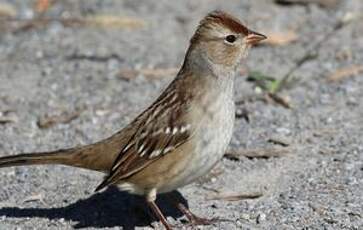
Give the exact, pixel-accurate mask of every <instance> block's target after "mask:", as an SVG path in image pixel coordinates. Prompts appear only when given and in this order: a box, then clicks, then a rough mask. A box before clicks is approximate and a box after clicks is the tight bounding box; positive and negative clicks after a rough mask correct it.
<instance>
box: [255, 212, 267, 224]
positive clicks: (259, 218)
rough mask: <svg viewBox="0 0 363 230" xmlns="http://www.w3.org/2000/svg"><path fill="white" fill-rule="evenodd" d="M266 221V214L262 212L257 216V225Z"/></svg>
mask: <svg viewBox="0 0 363 230" xmlns="http://www.w3.org/2000/svg"><path fill="white" fill-rule="evenodd" d="M265 220H266V214H265V213H263V212H261V213H259V214H258V215H257V218H256V223H257V224H260V223H262V222H264V221H265Z"/></svg>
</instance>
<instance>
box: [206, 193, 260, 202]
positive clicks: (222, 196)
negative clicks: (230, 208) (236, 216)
mask: <svg viewBox="0 0 363 230" xmlns="http://www.w3.org/2000/svg"><path fill="white" fill-rule="evenodd" d="M261 196H263V193H262V192H251V193H244V192H219V193H218V194H217V195H213V196H210V197H208V198H206V199H207V200H226V201H238V200H245V199H257V198H260V197H261Z"/></svg>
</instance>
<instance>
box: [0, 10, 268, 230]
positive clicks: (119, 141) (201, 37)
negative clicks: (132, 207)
mask: <svg viewBox="0 0 363 230" xmlns="http://www.w3.org/2000/svg"><path fill="white" fill-rule="evenodd" d="M266 38H267V37H266V36H265V35H263V34H260V33H257V32H255V31H253V30H250V29H248V28H247V27H246V26H245V25H243V23H242V22H241V21H240V20H239V19H238V18H236V17H234V16H232V15H231V14H229V13H227V12H224V11H220V10H215V11H212V12H210V13H208V14H207V15H206V16H205V17H204V18H202V20H201V21H200V22H199V25H198V26H197V29H196V31H195V33H194V35H193V36H192V37H191V39H190V45H189V48H188V49H187V52H186V54H185V58H184V62H183V63H182V65H181V68H180V70H179V72H178V73H177V74H176V77H175V78H174V80H172V81H171V83H169V85H168V86H167V87H166V88H165V90H164V91H163V92H162V93H161V94H160V96H159V97H157V99H156V100H155V102H154V103H152V104H151V105H150V106H149V107H147V108H146V109H145V110H144V111H143V112H141V113H140V114H139V115H138V116H137V117H136V118H135V119H134V120H133V121H132V122H130V123H129V124H128V125H126V126H125V127H124V128H122V129H121V130H120V131H118V132H116V133H114V134H113V135H111V136H110V137H108V138H106V139H104V140H101V141H98V142H96V143H93V144H89V145H84V146H76V147H73V148H68V149H59V150H56V151H49V152H38V153H23V154H18V155H10V156H5V157H1V158H0V168H2V167H10V166H23V165H41V164H61V165H67V166H73V167H79V168H85V169H89V170H95V171H99V172H103V173H105V174H106V176H105V178H104V180H103V181H102V182H101V183H100V184H99V185H98V186H97V188H96V190H95V191H100V190H102V189H104V188H105V187H107V186H110V185H116V186H118V188H119V189H120V190H123V191H127V192H129V193H131V194H137V195H141V196H144V197H145V200H146V203H147V204H148V205H149V207H150V208H151V210H152V211H153V213H154V215H156V217H157V218H158V219H159V220H160V221H161V223H162V224H163V226H164V227H165V228H166V229H172V226H171V225H170V223H169V222H168V221H167V219H166V217H165V216H164V215H163V213H162V211H161V210H160V209H159V207H158V206H157V204H156V203H155V200H156V197H157V195H158V194H161V193H167V192H170V191H173V190H176V189H178V188H180V187H183V186H185V185H187V184H190V183H192V182H194V181H195V180H197V179H198V178H200V177H201V176H203V175H205V174H207V173H208V172H209V171H210V170H211V169H212V168H213V167H214V166H215V165H216V163H218V162H219V161H220V160H221V158H222V157H223V155H224V153H225V151H226V149H227V147H228V144H229V142H230V140H231V138H232V133H233V126H234V119H235V103H234V99H233V94H234V78H235V75H236V74H237V69H238V66H239V64H240V63H241V61H243V60H244V59H245V58H246V56H247V53H248V51H249V49H250V47H251V46H253V45H255V44H257V43H259V42H260V41H262V40H264V39H266ZM186 214H188V212H187V213H186Z"/></svg>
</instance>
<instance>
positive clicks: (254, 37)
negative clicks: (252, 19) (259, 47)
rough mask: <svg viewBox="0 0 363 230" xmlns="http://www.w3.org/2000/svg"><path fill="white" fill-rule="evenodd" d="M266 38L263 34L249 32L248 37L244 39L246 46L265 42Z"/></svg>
mask: <svg viewBox="0 0 363 230" xmlns="http://www.w3.org/2000/svg"><path fill="white" fill-rule="evenodd" d="M266 38H267V37H266V36H265V35H263V34H260V33H257V32H255V31H252V30H249V31H248V35H247V37H246V41H247V44H250V45H255V44H257V43H259V42H260V41H262V40H265V39H266Z"/></svg>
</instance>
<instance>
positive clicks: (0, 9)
mask: <svg viewBox="0 0 363 230" xmlns="http://www.w3.org/2000/svg"><path fill="white" fill-rule="evenodd" d="M15 16H16V9H15V8H14V7H13V6H12V5H10V4H6V3H0V18H12V17H15Z"/></svg>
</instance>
